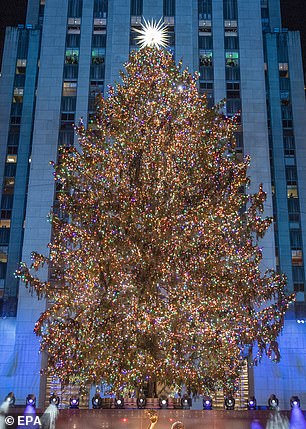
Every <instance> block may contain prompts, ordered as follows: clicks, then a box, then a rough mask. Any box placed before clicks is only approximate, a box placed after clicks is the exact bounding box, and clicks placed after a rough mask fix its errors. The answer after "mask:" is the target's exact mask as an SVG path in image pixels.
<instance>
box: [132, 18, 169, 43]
mask: <svg viewBox="0 0 306 429" xmlns="http://www.w3.org/2000/svg"><path fill="white" fill-rule="evenodd" d="M134 30H135V31H137V33H139V34H140V35H139V36H137V37H136V39H137V40H138V44H139V45H140V48H141V49H142V48H145V47H146V46H150V47H151V48H153V47H155V48H157V49H160V48H161V47H165V46H167V42H168V34H167V28H166V27H165V24H164V23H163V22H162V18H161V19H160V20H159V21H158V22H156V21H153V19H152V20H151V22H149V21H146V20H145V19H144V24H141V29H140V30H139V29H138V28H134Z"/></svg>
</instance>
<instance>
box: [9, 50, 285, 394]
mask: <svg viewBox="0 0 306 429" xmlns="http://www.w3.org/2000/svg"><path fill="white" fill-rule="evenodd" d="M121 78H122V83H121V84H118V85H117V86H116V87H114V88H110V89H109V94H108V96H107V97H106V98H103V97H100V98H99V100H98V104H97V111H96V117H95V120H94V122H93V124H91V126H90V127H88V128H86V127H85V126H84V125H83V124H82V123H80V124H79V126H78V127H77V133H78V136H79V147H78V148H76V147H61V148H60V152H59V158H58V162H57V164H56V165H55V181H56V184H57V187H58V188H59V189H60V192H59V194H58V200H59V204H60V209H61V210H60V212H61V216H58V215H56V214H55V213H53V214H52V215H51V222H52V226H53V237H52V242H51V243H50V244H49V250H50V254H49V256H46V257H45V256H42V255H39V254H37V253H33V265H32V267H27V266H26V265H25V264H21V266H20V269H19V270H18V273H17V275H18V276H19V277H20V278H21V279H22V280H23V281H24V282H25V283H26V284H27V285H28V286H29V287H30V288H31V289H34V290H35V292H36V293H37V295H38V297H46V298H47V301H48V306H47V310H46V311H45V312H44V313H43V314H42V315H41V317H40V318H39V320H38V322H37V324H36V326H35V332H36V333H37V335H39V336H40V337H41V349H42V350H43V351H45V352H47V353H48V367H47V368H46V369H45V372H46V373H47V374H49V375H55V376H56V377H59V379H60V380H61V382H62V383H64V384H67V383H73V382H75V383H79V384H80V385H84V386H86V385H90V384H92V383H96V384H98V383H100V382H101V381H103V382H105V383H107V384H108V385H109V386H111V387H112V389H113V391H114V392H117V391H118V390H121V389H129V390H135V389H137V388H139V387H141V386H142V385H143V384H144V383H147V382H160V383H163V384H165V385H167V386H170V387H173V389H176V388H180V386H182V385H185V386H186V387H187V388H188V389H190V390H191V391H194V392H198V393H203V394H204V393H205V394H207V393H208V392H211V391H212V390H213V389H217V388H221V387H223V388H225V390H232V389H233V388H234V386H235V382H236V380H237V377H238V376H239V371H240V369H241V366H242V364H243V359H244V357H245V356H246V355H247V354H248V353H252V347H253V345H256V348H257V350H256V352H257V358H258V357H260V356H261V355H262V354H263V353H264V352H267V353H268V355H270V356H271V358H274V359H276V360H277V359H278V358H279V352H278V347H277V343H276V339H277V336H278V334H279V333H280V331H281V329H282V326H283V320H284V314H285V312H286V309H287V308H288V305H289V303H290V301H291V300H292V297H287V296H286V294H285V291H284V287H285V279H284V277H282V276H281V275H278V274H277V273H276V272H274V271H273V270H269V271H267V272H265V273H262V272H261V270H260V268H259V264H260V262H261V260H262V251H261V249H260V238H261V237H262V236H263V235H264V234H265V231H266V230H267V228H268V227H269V225H270V224H271V219H269V218H266V217H265V216H264V215H263V210H264V201H265V198H266V195H265V193H264V191H263V189H262V188H261V187H260V188H259V190H258V192H257V193H256V194H252V195H251V194H249V193H248V186H249V178H248V176H247V168H248V164H249V159H248V158H246V159H244V160H243V161H241V160H239V158H238V156H237V155H236V151H235V141H234V130H235V124H234V122H233V121H231V120H229V119H228V118H224V117H223V116H222V115H220V114H219V110H220V109H218V108H215V109H208V108H207V105H206V100H205V97H204V96H201V95H199V93H198V90H197V77H196V76H195V77H193V76H191V75H190V74H189V73H188V71H186V70H182V66H181V65H176V64H175V62H174V60H173V57H172V55H171V53H169V52H167V51H166V50H163V49H158V47H156V46H151V47H150V46H149V47H148V46H147V47H144V48H143V49H140V50H139V51H137V52H136V51H135V52H132V54H131V55H130V59H129V62H128V63H127V64H126V66H125V72H124V73H122V76H121ZM44 263H47V265H48V267H49V273H50V276H49V281H41V280H40V278H39V273H36V272H35V271H37V270H38V269H39V267H40V266H41V265H42V264H44Z"/></svg>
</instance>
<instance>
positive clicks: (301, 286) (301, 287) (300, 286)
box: [293, 283, 305, 292]
mask: <svg viewBox="0 0 306 429" xmlns="http://www.w3.org/2000/svg"><path fill="white" fill-rule="evenodd" d="M293 288H294V292H304V290H305V286H304V283H294V285H293Z"/></svg>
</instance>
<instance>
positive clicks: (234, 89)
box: [226, 82, 240, 98]
mask: <svg viewBox="0 0 306 429" xmlns="http://www.w3.org/2000/svg"><path fill="white" fill-rule="evenodd" d="M226 90H227V91H226V98H240V84H239V83H238V82H237V83H227V84H226Z"/></svg>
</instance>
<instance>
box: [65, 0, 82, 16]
mask: <svg viewBox="0 0 306 429" xmlns="http://www.w3.org/2000/svg"><path fill="white" fill-rule="evenodd" d="M82 6H83V0H68V16H69V17H73V18H80V17H81V16H82Z"/></svg>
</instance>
